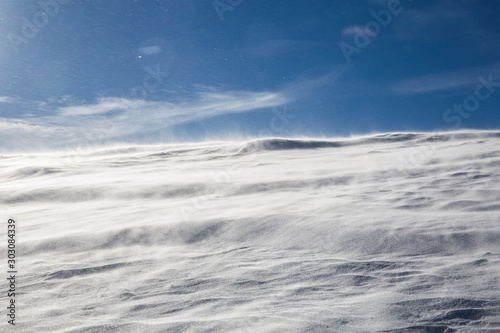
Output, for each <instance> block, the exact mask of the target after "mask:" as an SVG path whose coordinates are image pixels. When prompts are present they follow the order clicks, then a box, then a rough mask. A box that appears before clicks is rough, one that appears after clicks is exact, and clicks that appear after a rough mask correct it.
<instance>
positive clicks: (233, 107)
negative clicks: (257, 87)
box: [0, 91, 288, 148]
mask: <svg viewBox="0 0 500 333" xmlns="http://www.w3.org/2000/svg"><path fill="white" fill-rule="evenodd" d="M287 102H288V99H287V98H286V97H285V96H284V95H283V94H281V93H274V92H249V91H230V92H214V91H212V92H204V93H198V95H197V96H196V98H195V99H193V100H192V101H190V102H178V103H172V102H164V101H145V100H133V99H126V98H114V97H107V98H100V99H98V100H97V102H96V103H93V104H83V105H73V106H66V107H62V108H60V109H58V110H56V111H55V112H52V113H50V115H47V116H42V117H36V118H35V117H34V118H30V119H11V118H9V119H7V118H5V119H2V118H0V143H1V142H4V143H9V142H14V141H15V140H16V138H18V137H20V136H22V137H24V138H31V139H30V140H31V141H30V140H27V141H26V140H24V141H23V142H24V143H25V145H26V146H28V148H29V145H30V142H37V143H40V142H42V143H43V144H44V145H45V147H61V146H64V145H75V144H80V143H82V142H87V143H88V141H90V142H92V144H96V141H99V142H105V141H109V140H113V139H116V138H120V137H124V136H130V135H134V134H139V133H145V132H149V131H151V129H152V128H153V129H154V128H158V127H159V126H161V127H162V128H168V127H172V126H175V125H179V124H183V123H188V122H193V121H199V120H203V119H207V118H210V117H215V116H222V115H228V114H236V113H243V112H251V111H254V110H258V109H263V108H270V107H275V106H280V105H284V104H286V103H287ZM113 111H120V112H113ZM10 146H12V145H11V144H10ZM17 146H19V145H17ZM17 146H16V147H17Z"/></svg>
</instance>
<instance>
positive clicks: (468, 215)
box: [0, 131, 500, 333]
mask: <svg viewBox="0 0 500 333" xmlns="http://www.w3.org/2000/svg"><path fill="white" fill-rule="evenodd" d="M68 154H69V153H67V152H65V153H63V152H61V153H39V154H24V155H0V179H1V184H2V186H1V188H0V193H1V196H0V200H1V203H2V204H1V206H2V216H4V217H8V218H13V219H15V220H16V221H17V224H18V230H17V237H18V243H19V245H18V254H17V256H18V264H17V265H18V281H17V288H18V291H19V295H18V296H17V302H18V310H17V311H18V312H17V313H18V317H17V319H16V323H17V324H16V327H15V328H7V329H9V330H11V331H16V332H17V331H18V332H443V333H444V332H500V132H494V131H490V132H486V131H467V132H466V131H462V132H454V133H388V134H378V135H372V136H364V137H353V138H349V139H336V140H333V139H332V140H312V139H311V140H309V139H300V140H299V139H297V140H287V139H262V140H255V141H251V142H208V143H197V144H170V145H150V146H120V147H109V148H94V149H89V150H88V151H87V152H86V153H85V154H80V155H74V156H69V155H68ZM3 223H6V221H4V222H3ZM4 252H5V251H4ZM4 256H5V255H4ZM7 302H8V300H7V296H6V294H5V293H2V294H1V296H0V305H1V306H2V307H3V308H4V309H5V306H7ZM4 312H5V310H4ZM4 320H5V321H6V318H5V315H4ZM4 327H7V325H4Z"/></svg>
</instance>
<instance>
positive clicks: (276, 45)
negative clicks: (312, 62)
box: [245, 39, 334, 58]
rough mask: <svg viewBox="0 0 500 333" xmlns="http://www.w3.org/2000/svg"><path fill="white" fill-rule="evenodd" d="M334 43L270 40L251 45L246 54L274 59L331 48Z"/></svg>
mask: <svg viewBox="0 0 500 333" xmlns="http://www.w3.org/2000/svg"><path fill="white" fill-rule="evenodd" d="M332 45H334V43H320V42H310V41H300V40H287V39H268V40H264V41H259V42H258V43H254V44H251V45H249V46H248V47H247V48H246V50H245V52H246V53H247V54H250V55H252V56H253V57H256V58H266V57H274V56H278V55H283V54H289V53H291V52H296V51H301V50H310V49H315V48H322V47H329V46H332Z"/></svg>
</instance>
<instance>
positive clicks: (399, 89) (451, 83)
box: [391, 64, 500, 95]
mask: <svg viewBox="0 0 500 333" xmlns="http://www.w3.org/2000/svg"><path fill="white" fill-rule="evenodd" d="M489 74H493V75H494V76H495V77H497V76H498V75H499V74H500V64H495V65H492V66H487V67H481V68H467V69H460V70H454V71H445V72H438V73H432V74H426V75H422V76H417V77H413V78H409V79H405V80H401V81H399V82H397V83H395V84H394V85H393V86H392V87H391V90H392V91H393V92H396V93H398V94H408V95H411V94H422V93H430V92H436V91H452V90H459V89H470V88H471V87H474V86H475V85H477V82H478V81H477V80H478V79H477V78H478V76H480V75H483V76H484V75H486V76H487V75H489Z"/></svg>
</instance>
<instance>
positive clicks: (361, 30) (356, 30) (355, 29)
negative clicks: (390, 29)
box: [341, 25, 375, 37]
mask: <svg viewBox="0 0 500 333" xmlns="http://www.w3.org/2000/svg"><path fill="white" fill-rule="evenodd" d="M357 34H358V35H359V34H361V35H367V36H370V37H375V33H374V32H373V31H372V30H370V29H368V28H366V27H364V26H361V25H360V26H351V27H347V28H345V29H344V30H342V32H341V35H342V36H343V37H345V36H349V37H351V36H355V35H357Z"/></svg>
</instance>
